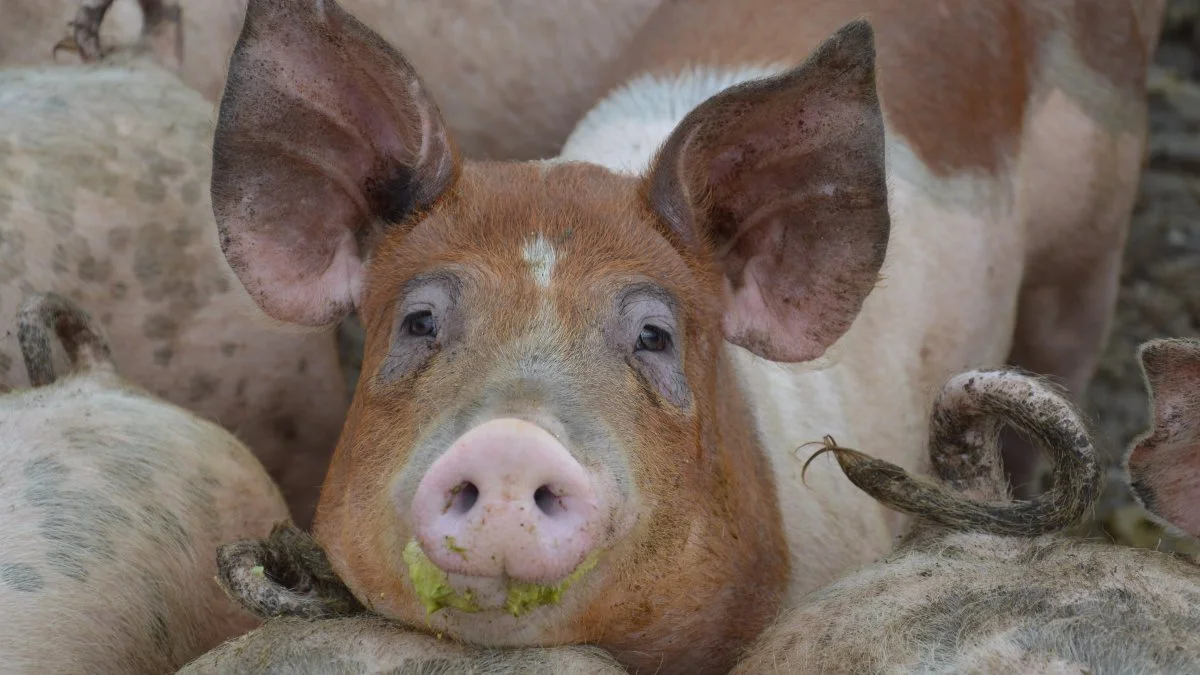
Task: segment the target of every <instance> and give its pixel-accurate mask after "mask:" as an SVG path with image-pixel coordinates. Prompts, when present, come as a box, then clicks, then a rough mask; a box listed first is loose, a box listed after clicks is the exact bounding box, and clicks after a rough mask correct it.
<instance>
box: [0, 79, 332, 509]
mask: <svg viewBox="0 0 1200 675" xmlns="http://www.w3.org/2000/svg"><path fill="white" fill-rule="evenodd" d="M0 107H3V108H4V111H5V112H4V115H3V117H2V118H0V313H2V314H3V315H9V316H11V315H13V314H14V313H15V311H16V309H17V306H18V305H19V303H20V302H21V298H22V297H23V296H24V295H25V294H27V293H29V292H32V291H35V290H36V291H54V292H57V293H60V294H62V295H66V296H68V297H70V298H72V299H73V300H75V301H77V302H80V303H82V304H84V305H85V306H87V307H88V308H89V311H91V312H93V313H94V314H95V315H96V317H97V318H98V320H99V321H100V322H101V323H102V324H103V325H104V326H105V328H106V329H107V330H108V331H109V332H110V335H111V337H112V340H113V342H112V345H113V347H112V349H113V357H114V359H115V361H116V362H117V364H118V365H119V366H120V367H121V369H122V374H123V375H124V376H125V377H126V378H127V379H128V380H130V381H132V382H135V383H137V384H138V385H140V386H142V387H144V388H146V389H148V390H149V391H151V392H153V393H154V394H155V395H158V396H161V397H162V398H164V399H166V400H168V401H170V402H172V403H175V404H176V405H180V406H182V407H184V408H186V409H188V410H191V411H193V412H195V413H197V414H199V415H201V416H204V417H206V418H208V419H210V420H214V421H216V422H218V423H220V424H222V425H223V426H225V427H226V428H227V429H229V430H231V431H233V432H234V433H235V434H236V435H237V436H238V437H239V438H240V439H241V440H242V441H243V442H245V443H246V444H247V445H249V446H250V447H251V448H252V449H253V451H254V452H255V453H256V454H257V455H258V457H259V458H260V459H261V460H262V461H263V463H264V464H265V466H266V467H267V469H268V471H269V472H270V473H271V475H272V476H273V477H274V478H275V479H276V480H277V481H278V482H279V483H280V484H281V485H282V487H283V490H284V493H285V496H286V497H287V499H288V501H289V504H290V505H291V506H292V509H293V511H294V514H295V517H296V519H297V522H299V523H308V522H309V520H310V519H311V516H312V511H313V508H314V506H315V502H316V496H317V491H318V488H319V486H320V483H321V479H322V476H323V475H324V471H325V467H326V465H327V463H328V458H329V455H330V452H331V451H332V449H333V447H334V445H335V444H336V440H337V435H338V432H339V430H340V427H341V423H342V420H343V419H344V414H345V409H346V403H347V391H346V385H345V382H344V379H343V377H342V375H341V371H340V369H339V366H338V355H337V351H336V345H335V340H334V337H333V336H332V335H331V334H329V333H325V334H296V333H295V332H285V331H281V330H278V329H275V328H272V327H271V326H269V325H268V323H267V322H266V321H263V320H261V319H260V318H256V317H255V313H256V310H254V307H253V305H252V304H250V303H248V302H246V301H245V300H244V295H240V294H241V289H240V288H238V286H237V282H236V280H234V279H233V278H232V276H231V275H230V273H229V270H228V267H227V265H226V263H225V261H224V260H223V259H222V257H221V253H220V249H219V247H218V244H217V241H216V235H215V232H214V226H213V216H212V206H211V202H210V200H209V194H208V181H209V172H210V166H211V159H210V150H209V144H210V142H211V138H212V120H211V116H210V109H211V108H210V106H209V104H207V103H206V102H205V101H204V100H203V99H202V98H201V97H200V96H199V95H198V94H196V93H195V92H193V91H191V90H190V89H188V88H187V87H185V86H184V85H183V84H182V83H180V82H179V81H178V80H177V79H176V78H175V77H174V76H172V75H170V74H169V73H166V72H164V71H162V70H161V69H159V68H157V67H155V66H153V65H149V64H146V63H144V62H142V61H141V60H137V59H135V60H131V61H130V62H129V63H128V64H127V65H123V66H122V65H107V64H106V65H98V66H71V67H67V66H63V67H58V68H40V69H39V68H31V69H11V70H6V71H4V72H2V73H0ZM259 316H261V315H259ZM19 353H20V352H19V345H18V342H17V336H16V332H15V331H14V330H12V327H11V326H10V327H8V328H6V329H5V331H4V335H3V336H2V339H0V383H3V384H5V385H8V386H10V387H18V388H19V387H24V386H27V384H28V380H27V379H26V376H25V373H24V371H23V369H22V368H21V366H20V357H19Z"/></svg>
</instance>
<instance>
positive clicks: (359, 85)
mask: <svg viewBox="0 0 1200 675" xmlns="http://www.w3.org/2000/svg"><path fill="white" fill-rule="evenodd" d="M457 167H458V157H457V153H456V151H455V149H454V147H453V144H452V142H451V140H450V138H449V136H448V134H447V131H446V128H445V126H444V124H443V122H442V118H441V113H440V112H439V110H438V108H437V105H436V104H435V103H434V101H433V100H432V99H431V98H430V96H429V95H428V93H427V92H426V91H425V88H424V86H423V85H422V83H421V80H420V78H419V77H418V76H417V74H416V72H415V71H414V70H413V67H412V66H411V65H410V64H409V62H408V61H407V60H406V59H405V58H404V56H403V55H401V54H400V53H399V52H397V51H396V50H395V49H393V48H392V47H390V46H389V45H388V44H387V43H386V42H385V41H384V40H383V39H382V38H381V37H379V35H377V34H375V33H374V32H372V31H371V30H370V29H369V28H367V27H366V26H364V25H363V24H361V23H360V22H359V21H358V20H356V19H355V18H354V17H352V16H351V15H350V14H348V13H347V12H346V11H345V10H343V9H342V8H341V7H340V6H339V5H338V4H337V3H336V2H334V1H333V0H250V3H249V6H248V7H247V9H246V19H245V23H244V24H243V27H242V33H241V37H240V38H239V39H238V43H237V46H236V48H235V50H234V52H233V55H232V57H231V59H230V65H229V76H228V79H227V82H226V85H225V94H224V97H223V98H222V99H221V109H220V115H219V118H218V121H217V127H216V135H215V138H214V140H213V175H212V198H213V212H214V214H215V215H216V220H217V227H218V230H219V232H220V237H221V249H222V250H223V251H224V252H225V257H226V259H227V260H228V261H229V264H230V266H231V267H232V268H233V271H234V272H235V273H236V274H237V276H238V278H239V279H240V280H241V282H242V284H243V285H244V286H245V287H246V290H247V291H248V292H249V293H250V295H251V297H253V298H254V299H255V301H256V302H257V303H258V305H259V307H261V308H262V309H263V311H264V312H266V313H267V314H268V315H269V316H271V317H273V318H275V319H278V320H281V321H285V322H290V323H296V324H301V325H307V326H324V325H329V324H332V323H335V322H337V321H338V320H340V319H342V318H343V317H345V316H346V314H348V313H349V311H350V310H351V309H352V308H353V307H355V306H357V304H358V302H359V295H360V293H361V287H362V278H363V272H364V258H365V257H366V254H367V249H369V247H370V245H371V243H372V242H373V241H374V239H375V237H376V236H377V235H378V234H380V233H381V232H382V231H384V230H385V229H386V228H387V227H388V226H390V225H395V224H397V223H401V222H404V221H406V220H407V219H409V218H410V217H411V216H412V215H413V213H414V212H417V211H419V210H421V209H424V208H426V207H428V206H429V205H430V204H431V203H433V202H434V201H435V200H436V199H437V198H438V197H439V196H440V195H441V194H442V193H443V192H444V191H445V190H446V189H447V187H448V186H449V185H450V184H451V182H452V181H453V180H454V177H455V175H456V171H457Z"/></svg>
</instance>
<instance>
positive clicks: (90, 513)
mask: <svg viewBox="0 0 1200 675" xmlns="http://www.w3.org/2000/svg"><path fill="white" fill-rule="evenodd" d="M25 476H26V478H27V479H28V480H29V481H30V483H31V485H30V486H29V487H28V488H26V490H25V499H26V500H27V501H28V502H29V503H30V505H32V506H33V507H34V508H37V509H42V510H44V512H45V514H44V517H43V518H42V521H41V523H39V525H38V531H39V533H40V534H41V536H42V539H43V540H44V541H45V542H46V545H47V551H46V561H47V563H48V564H49V565H50V568H51V569H53V570H55V571H57V572H59V573H60V574H63V575H64V576H66V577H68V578H70V579H74V580H75V581H79V582H85V581H87V578H88V575H89V565H90V564H95V563H111V562H115V561H116V550H115V548H114V546H113V542H112V539H111V535H112V534H113V533H114V532H115V531H117V530H119V529H122V528H127V527H129V526H130V525H132V524H133V521H132V520H131V519H130V518H129V515H128V514H127V513H126V512H125V511H124V510H123V509H121V508H120V507H118V506H117V505H116V504H113V503H112V502H111V501H110V500H109V498H108V496H107V495H105V494H103V493H100V492H93V491H84V490H63V489H62V485H63V483H64V482H65V480H66V476H67V468H66V467H65V466H64V465H63V464H62V463H61V462H59V461H57V460H55V459H53V458H41V459H37V460H34V461H33V462H30V463H29V464H28V465H27V466H26V467H25Z"/></svg>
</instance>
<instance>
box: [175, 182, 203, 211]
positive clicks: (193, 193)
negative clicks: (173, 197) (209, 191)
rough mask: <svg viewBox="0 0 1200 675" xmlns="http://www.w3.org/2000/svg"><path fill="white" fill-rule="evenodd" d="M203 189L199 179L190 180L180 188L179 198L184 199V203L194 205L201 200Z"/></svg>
mask: <svg viewBox="0 0 1200 675" xmlns="http://www.w3.org/2000/svg"><path fill="white" fill-rule="evenodd" d="M201 189H202V188H201V187H200V182H199V181H194V180H193V181H188V182H186V183H184V184H183V186H182V187H181V188H179V198H180V199H182V200H183V203H184V204H186V205H188V206H192V205H193V204H195V203H196V202H198V201H200V194H201Z"/></svg>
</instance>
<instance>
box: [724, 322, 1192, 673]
mask: <svg viewBox="0 0 1200 675" xmlns="http://www.w3.org/2000/svg"><path fill="white" fill-rule="evenodd" d="M1139 357H1140V359H1141V362H1142V368H1143V372H1144V373H1145V375H1146V382H1147V387H1148V388H1149V389H1150V391H1151V396H1152V399H1153V402H1154V404H1153V406H1152V418H1153V420H1154V428H1153V429H1152V430H1151V431H1149V432H1148V433H1147V434H1145V435H1144V436H1143V437H1142V438H1141V439H1139V440H1138V441H1137V442H1135V444H1134V448H1133V450H1132V452H1131V453H1130V458H1129V461H1128V466H1129V470H1130V474H1131V477H1132V480H1133V485H1134V489H1135V492H1136V493H1138V494H1139V497H1140V498H1141V499H1142V501H1143V503H1144V504H1145V505H1146V507H1147V508H1148V509H1149V510H1150V511H1151V512H1153V513H1154V514H1155V515H1156V516H1157V517H1159V518H1162V519H1163V520H1165V521H1167V522H1168V523H1170V524H1172V525H1174V526H1175V527H1178V528H1180V529H1182V530H1184V531H1185V532H1187V533H1189V534H1191V535H1192V536H1197V535H1200V527H1198V526H1197V523H1200V518H1198V516H1200V472H1196V471H1194V470H1193V469H1194V467H1197V466H1200V341H1198V340H1159V341H1154V342H1151V343H1147V344H1146V345H1144V346H1143V347H1142V348H1141V349H1140V350H1139ZM1005 422H1007V423H1010V424H1013V425H1014V426H1017V427H1019V428H1021V429H1022V430H1023V431H1025V432H1026V433H1028V434H1029V435H1030V436H1031V437H1032V438H1033V439H1035V440H1036V441H1037V442H1038V443H1040V444H1041V445H1043V447H1044V449H1045V450H1047V451H1048V453H1049V454H1050V458H1051V462H1052V463H1053V465H1054V467H1055V469H1054V475H1055V481H1056V484H1055V485H1054V486H1053V487H1052V488H1051V490H1050V492H1049V493H1048V494H1047V499H1046V501H1044V502H1042V503H1038V502H1036V501H1035V502H1024V503H1022V502H1015V503H1007V504H1006V503H1002V501H1001V500H1003V499H1004V498H1005V497H1006V496H1007V491H1008V486H1007V481H1005V480H1004V476H1003V474H1002V473H1001V472H1000V469H999V467H1000V454H999V453H1000V448H999V444H998V442H997V438H998V434H997V432H998V430H999V426H1000V424H1001V423H1005ZM933 423H934V424H933V427H934V430H933V433H932V434H931V441H930V456H931V459H932V460H933V465H934V468H935V473H936V474H937V475H938V478H939V479H940V482H933V481H930V480H927V479H922V478H917V477H914V476H912V475H909V474H907V473H906V472H904V471H902V470H900V469H898V468H897V467H895V466H892V465H891V464H889V463H887V462H882V461H879V460H876V459H873V458H871V457H868V456H867V455H864V454H862V453H859V452H855V451H853V450H848V449H845V448H838V447H836V445H835V444H833V443H832V442H829V441H827V444H828V448H829V451H830V452H832V453H833V454H834V455H835V456H836V457H837V459H838V462H839V464H840V465H841V467H842V468H843V470H844V471H845V473H846V475H847V477H848V478H850V480H851V481H852V482H853V483H854V484H855V485H857V486H859V487H860V488H861V489H863V490H864V491H866V492H868V493H869V494H871V495H872V496H873V497H875V498H876V499H878V500H879V501H880V502H882V503H883V504H885V505H887V506H888V507H890V508H894V509H898V510H902V511H904V512H906V513H911V514H914V515H915V516H917V519H916V521H915V523H914V526H913V529H912V531H911V532H910V533H908V534H907V535H906V536H905V537H904V538H903V539H902V540H901V541H900V542H899V544H898V546H897V548H896V550H895V551H894V552H893V553H892V555H890V556H889V557H887V558H885V559H884V560H882V561H880V562H878V563H875V564H873V565H868V566H866V567H865V568H863V569H861V570H859V571H857V572H855V573H853V574H850V575H849V576H847V577H844V578H842V579H841V580H839V581H837V582H835V583H833V584H831V585H829V586H827V587H825V588H823V589H821V590H818V591H816V592H814V593H812V594H810V595H809V596H808V597H807V598H805V599H804V600H803V602H801V603H800V604H799V605H798V606H797V607H796V608H795V609H794V610H791V611H789V612H788V613H786V614H784V615H783V616H782V617H781V618H780V620H779V621H777V622H776V624H775V625H773V626H772V627H771V628H769V629H768V630H767V631H766V632H765V633H764V634H763V636H762V637H761V638H760V639H759V641H758V643H757V644H756V645H755V646H754V647H752V648H751V649H750V650H749V651H748V652H747V653H746V655H745V657H744V658H743V660H742V661H741V662H740V663H739V665H738V666H737V668H736V669H735V670H734V673H737V674H743V673H744V674H746V675H749V674H751V673H755V674H757V673H767V672H796V673H809V672H814V673H815V672H820V673H852V672H853V673H859V672H873V673H908V672H926V673H963V672H970V673H990V672H1036V673H1079V674H1080V675H1082V674H1083V673H1110V672H1111V673H1117V672H1121V673H1124V672H1198V671H1200V561H1198V560H1196V559H1194V558H1191V557H1187V556H1182V555H1176V554H1171V553H1163V552H1159V551H1151V550H1144V549H1134V548H1126V547H1121V546H1116V545H1113V544H1110V543H1108V542H1103V541H1093V540H1080V539H1072V538H1070V537H1067V536H1064V535H1063V534H1061V532H1059V531H1060V530H1062V529H1063V528H1065V527H1067V526H1069V525H1071V524H1073V523H1075V522H1076V521H1077V520H1078V519H1079V518H1080V517H1081V516H1082V515H1083V514H1084V513H1086V512H1087V511H1088V510H1089V509H1091V508H1092V506H1093V504H1094V501H1095V497H1096V486H1097V482H1098V465H1097V460H1096V453H1095V451H1094V449H1093V448H1092V446H1091V443H1090V442H1089V441H1088V439H1087V433H1086V431H1085V430H1084V426H1083V424H1082V422H1081V420H1080V419H1079V417H1078V415H1077V414H1076V412H1075V411H1074V409H1073V408H1072V407H1071V405H1070V404H1069V403H1068V402H1067V400H1066V399H1065V398H1064V397H1063V395H1061V394H1060V393H1058V392H1057V391H1055V390H1054V389H1051V388H1050V387H1049V386H1048V385H1047V384H1046V383H1045V382H1043V381H1042V380H1039V379H1036V378H1033V377H1026V376H1023V375H1020V374H1018V373H1015V372H1012V371H992V372H986V371H974V372H968V373H963V374H961V375H959V376H957V377H955V378H953V379H952V380H951V381H950V382H949V383H948V384H947V385H946V387H945V388H944V389H943V391H942V392H941V395H940V396H939V397H938V399H937V404H936V407H935V410H934V413H933Z"/></svg>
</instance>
